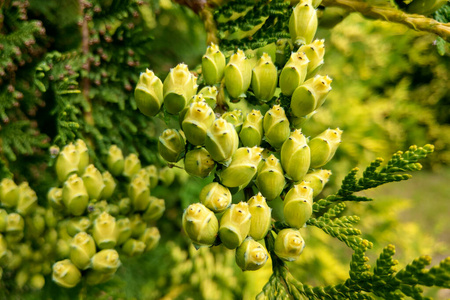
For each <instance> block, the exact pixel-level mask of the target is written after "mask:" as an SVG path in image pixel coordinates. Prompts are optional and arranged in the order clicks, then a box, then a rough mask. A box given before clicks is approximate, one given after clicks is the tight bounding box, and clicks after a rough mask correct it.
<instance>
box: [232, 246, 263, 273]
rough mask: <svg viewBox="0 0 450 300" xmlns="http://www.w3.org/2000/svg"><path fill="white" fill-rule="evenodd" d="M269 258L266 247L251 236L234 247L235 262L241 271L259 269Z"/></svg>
mask: <svg viewBox="0 0 450 300" xmlns="http://www.w3.org/2000/svg"><path fill="white" fill-rule="evenodd" d="M268 258H269V253H267V250H266V248H264V246H263V245H261V244H260V243H258V242H256V241H255V240H253V239H252V238H247V239H245V241H244V242H243V243H242V244H241V245H240V246H239V247H238V248H237V249H236V263H237V265H238V266H239V267H240V268H241V269H242V271H255V270H259V269H261V268H262V267H263V266H264V264H265V263H266V261H267V259H268Z"/></svg>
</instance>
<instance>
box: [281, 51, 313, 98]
mask: <svg viewBox="0 0 450 300" xmlns="http://www.w3.org/2000/svg"><path fill="white" fill-rule="evenodd" d="M308 63H309V59H308V57H307V56H306V54H305V53H304V52H301V51H298V52H293V53H292V54H291V57H290V58H289V60H288V61H287V63H286V65H284V68H283V70H282V71H281V74H280V88H281V92H282V93H283V94H284V95H286V96H290V95H292V93H293V92H294V91H295V89H296V88H297V87H298V86H300V85H301V84H302V83H303V82H304V81H305V78H306V74H307V70H308V65H309V64H308Z"/></svg>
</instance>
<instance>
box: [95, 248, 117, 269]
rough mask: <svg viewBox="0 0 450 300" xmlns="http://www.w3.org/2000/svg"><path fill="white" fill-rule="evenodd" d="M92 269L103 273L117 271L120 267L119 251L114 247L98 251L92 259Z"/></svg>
mask: <svg viewBox="0 0 450 300" xmlns="http://www.w3.org/2000/svg"><path fill="white" fill-rule="evenodd" d="M91 262H92V269H93V270H95V271H98V272H102V273H111V272H115V271H116V270H117V269H118V268H119V267H120V259H119V253H117V251H116V250H114V249H105V250H101V251H99V252H97V253H96V254H95V255H94V256H93V257H92V259H91Z"/></svg>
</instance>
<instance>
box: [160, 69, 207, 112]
mask: <svg viewBox="0 0 450 300" xmlns="http://www.w3.org/2000/svg"><path fill="white" fill-rule="evenodd" d="M197 88H198V85H197V77H195V76H194V75H192V74H191V73H190V72H189V68H188V66H187V65H185V64H178V65H177V66H176V67H175V68H173V69H171V70H170V73H169V75H167V77H166V79H165V80H164V85H163V92H164V106H165V108H166V110H167V111H168V112H169V113H171V114H177V113H179V112H180V111H182V110H183V109H184V108H185V106H186V105H187V103H188V101H189V100H190V99H191V98H192V96H194V95H195V94H196V93H197Z"/></svg>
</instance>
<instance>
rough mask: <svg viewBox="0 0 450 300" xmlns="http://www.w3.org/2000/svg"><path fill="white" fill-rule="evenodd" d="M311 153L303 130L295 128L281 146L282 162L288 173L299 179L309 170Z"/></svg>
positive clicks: (292, 177) (296, 179) (290, 176)
mask: <svg viewBox="0 0 450 300" xmlns="http://www.w3.org/2000/svg"><path fill="white" fill-rule="evenodd" d="M310 163H311V153H310V150H309V147H308V144H307V143H306V138H305V136H304V135H303V134H302V132H301V130H299V129H297V130H294V131H293V132H292V133H291V135H290V136H289V138H288V139H287V140H286V141H285V142H284V143H283V146H282V147H281V164H282V166H283V169H284V171H285V172H286V175H287V176H288V177H289V178H291V179H292V180H294V181H299V180H300V179H302V178H303V176H305V174H306V172H308V170H309V165H310Z"/></svg>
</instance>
